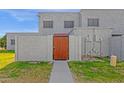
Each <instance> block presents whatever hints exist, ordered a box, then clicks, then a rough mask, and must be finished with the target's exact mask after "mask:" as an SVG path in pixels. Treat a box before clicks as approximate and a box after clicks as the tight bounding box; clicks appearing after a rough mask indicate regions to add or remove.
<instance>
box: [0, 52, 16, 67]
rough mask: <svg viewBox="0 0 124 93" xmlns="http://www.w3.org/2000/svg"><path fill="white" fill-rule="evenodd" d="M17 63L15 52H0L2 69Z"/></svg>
mask: <svg viewBox="0 0 124 93" xmlns="http://www.w3.org/2000/svg"><path fill="white" fill-rule="evenodd" d="M14 61H15V53H14V51H13V50H0V69H1V68H3V67H5V66H6V65H8V64H10V63H12V62H14Z"/></svg>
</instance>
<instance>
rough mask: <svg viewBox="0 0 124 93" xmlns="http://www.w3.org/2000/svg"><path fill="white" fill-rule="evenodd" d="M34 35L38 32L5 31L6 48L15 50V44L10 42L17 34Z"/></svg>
mask: <svg viewBox="0 0 124 93" xmlns="http://www.w3.org/2000/svg"><path fill="white" fill-rule="evenodd" d="M32 34H33V35H36V34H39V33H7V34H6V35H7V50H15V45H14V44H13V45H12V44H11V40H15V37H16V36H19V35H32Z"/></svg>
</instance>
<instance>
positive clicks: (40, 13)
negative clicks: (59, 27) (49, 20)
mask: <svg viewBox="0 0 124 93" xmlns="http://www.w3.org/2000/svg"><path fill="white" fill-rule="evenodd" d="M54 13H55V14H65V13H67V14H77V13H80V11H79V12H39V13H38V15H42V14H54Z"/></svg>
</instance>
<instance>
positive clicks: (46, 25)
mask: <svg viewBox="0 0 124 93" xmlns="http://www.w3.org/2000/svg"><path fill="white" fill-rule="evenodd" d="M43 28H53V21H43Z"/></svg>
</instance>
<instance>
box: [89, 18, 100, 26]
mask: <svg viewBox="0 0 124 93" xmlns="http://www.w3.org/2000/svg"><path fill="white" fill-rule="evenodd" d="M88 26H95V27H98V26H99V19H98V18H93V19H92V18H90V19H88Z"/></svg>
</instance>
